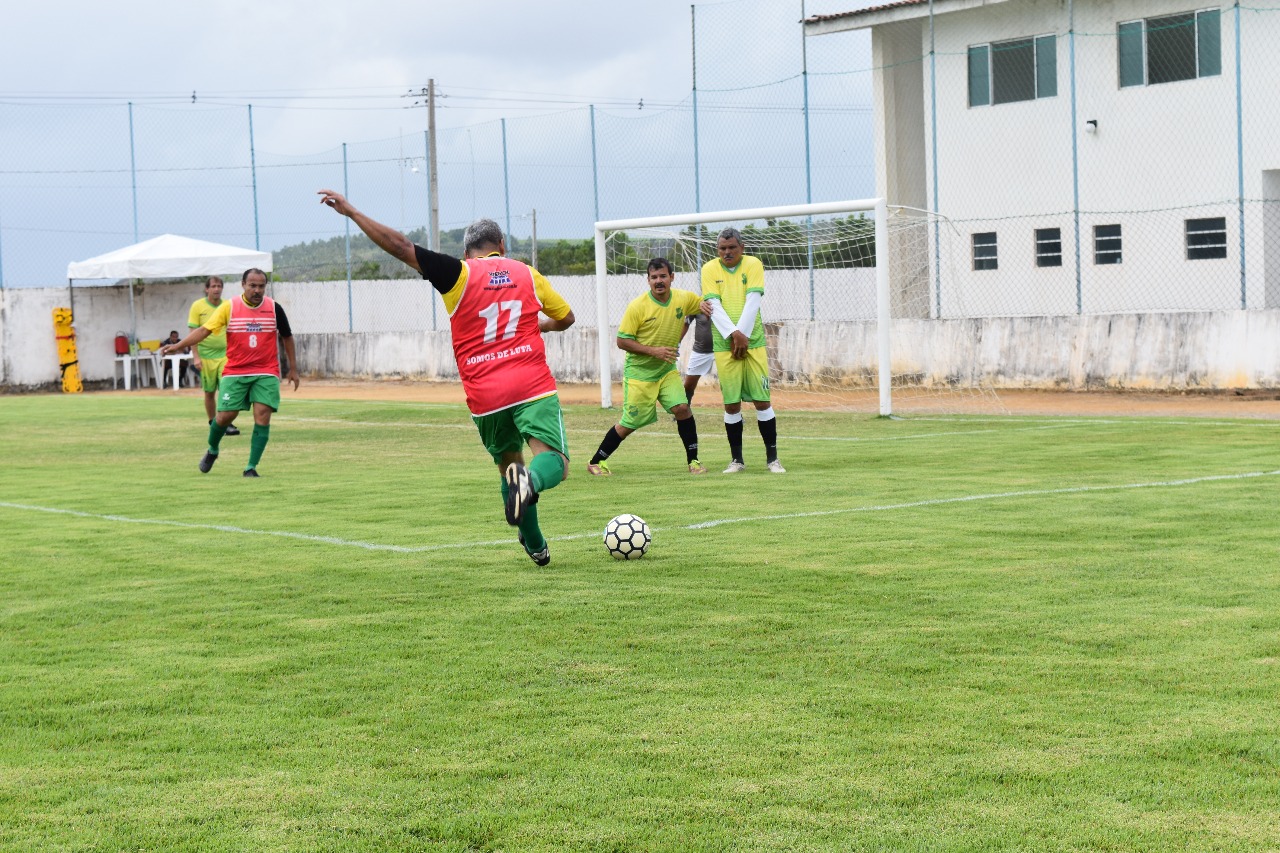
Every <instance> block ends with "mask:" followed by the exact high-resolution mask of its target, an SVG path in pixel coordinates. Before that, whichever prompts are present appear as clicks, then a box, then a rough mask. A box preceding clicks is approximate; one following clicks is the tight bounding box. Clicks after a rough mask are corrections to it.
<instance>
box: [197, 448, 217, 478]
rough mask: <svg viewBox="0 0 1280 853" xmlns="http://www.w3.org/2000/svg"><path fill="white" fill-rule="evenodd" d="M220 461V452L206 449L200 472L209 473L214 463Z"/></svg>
mask: <svg viewBox="0 0 1280 853" xmlns="http://www.w3.org/2000/svg"><path fill="white" fill-rule="evenodd" d="M217 461H218V454H216V453H210V452H209V451H207V450H206V451H205V454H204V457H203V458H202V459H201V460H200V473H201V474H208V473H209V469H210V468H212V467H213V463H215V462H217Z"/></svg>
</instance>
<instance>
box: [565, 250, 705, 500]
mask: <svg viewBox="0 0 1280 853" xmlns="http://www.w3.org/2000/svg"><path fill="white" fill-rule="evenodd" d="M674 278H675V274H674V273H673V271H672V269H671V262H670V261H668V260H667V259H666V258H654V259H653V260H651V261H649V271H648V282H649V291H648V292H647V293H645V294H643V295H641V296H637V297H636V298H635V299H633V300H632V301H631V304H630V305H628V306H627V310H626V311H625V312H623V314H622V322H621V323H619V324H618V349H620V350H623V351H624V352H626V354H627V360H626V366H625V368H624V369H623V373H622V420H621V421H620V422H619V423H618V424H616V425H615V426H612V427H610V428H609V431H608V432H606V433H605V434H604V440H603V441H601V442H600V447H599V449H597V450H596V453H595V455H594V456H592V457H591V462H590V463H588V464H587V472H588V473H590V474H593V475H595V476H597V477H607V476H609V474H610V473H611V472H610V471H609V465H608V462H607V461H606V460H607V459H608V458H609V457H610V456H612V455H613V452H614V451H615V450H617V449H618V445H620V444H622V440H623V439H625V438H626V437H627V436H629V435H631V433H633V432H635V431H636V430H638V429H640V428H641V427H644V426H648V425H649V424H651V423H653V422H654V421H656V420H657V419H658V410H657V407H658V404H662V408H663V409H665V410H666V411H667V412H669V413H671V414H672V415H675V418H676V429H677V430H679V432H680V443H681V444H683V445H684V452H685V463H686V464H687V465H688V466H689V473H690V474H705V473H707V469H706V468H704V467H703V466H702V463H701V462H699V461H698V426H697V423H696V422H695V421H694V419H693V410H692V409H690V408H689V400H688V398H687V397H685V393H684V386H683V384H682V383H681V381H680V371H678V370H677V369H676V358H677V357H678V356H679V347H680V337H681V335H682V334H683V333H684V319H685V317H688V316H689V315H691V314H697V313H698V312H700V311H703V310H704V307H703V306H704V304H705V303H703V301H702V299H701V298H700V297H699V296H698V294H696V293H691V292H689V291H687V290H676V289H675V288H673V287H672V286H671V282H672V280H673V279H674ZM708 310H709V308H708Z"/></svg>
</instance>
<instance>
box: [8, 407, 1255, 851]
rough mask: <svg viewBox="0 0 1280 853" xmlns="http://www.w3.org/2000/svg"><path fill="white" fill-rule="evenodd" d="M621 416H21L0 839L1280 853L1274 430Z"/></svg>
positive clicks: (583, 411) (271, 845)
mask: <svg viewBox="0 0 1280 853" xmlns="http://www.w3.org/2000/svg"><path fill="white" fill-rule="evenodd" d="M305 392H306V388H305V386H304V388H303V391H302V394H301V396H304V397H305ZM701 402H702V403H703V404H706V403H707V401H706V400H702V401H701ZM699 413H700V421H701V424H702V440H703V447H704V452H703V454H702V458H703V460H704V461H705V462H707V464H708V466H709V467H712V468H713V470H714V471H715V472H718V471H719V469H720V468H722V467H723V465H724V463H725V461H727V459H726V455H727V452H726V449H725V442H724V435H723V427H722V425H721V424H720V422H719V417H718V416H717V415H716V414H715V413H714V410H712V409H710V408H705V409H699ZM615 416H616V415H613V414H611V413H608V412H602V411H600V410H599V409H598V408H597V409H592V408H572V409H569V410H568V412H567V418H568V426H569V429H570V439H571V442H572V451H573V454H574V463H573V473H572V476H571V477H570V479H569V480H568V481H567V482H566V483H564V484H562V485H561V486H559V487H558V488H557V489H555V490H554V491H552V492H549V493H547V494H546V495H545V497H544V499H543V501H542V503H541V504H540V510H541V515H542V519H543V525H544V528H545V529H546V530H547V533H548V535H549V536H550V537H551V538H552V543H551V547H552V556H553V562H552V564H551V565H550V566H548V567H547V568H544V569H539V568H537V567H535V566H534V565H533V563H532V562H530V561H529V560H528V559H527V558H526V557H525V556H524V554H523V552H522V551H521V550H520V549H519V547H518V546H517V545H516V544H515V542H514V531H513V530H512V529H511V528H509V527H507V526H506V524H505V523H504V522H503V520H502V510H501V505H500V496H499V490H498V480H497V475H496V471H495V469H494V468H493V467H492V465H491V463H490V462H489V461H488V457H487V455H486V454H485V453H484V452H483V450H482V448H481V447H480V445H479V442H478V440H477V438H476V435H475V431H474V428H473V427H472V425H471V422H470V419H469V418H468V417H467V415H466V413H465V410H464V409H462V408H461V407H459V406H446V405H428V404H408V403H359V402H320V401H307V400H301V401H298V400H294V399H293V398H292V395H287V397H286V402H285V406H284V408H283V410H282V411H281V412H280V414H279V415H278V416H277V419H276V420H275V421H274V423H273V427H272V439H271V445H270V447H269V448H268V449H267V453H266V456H265V458H264V460H263V462H262V465H261V466H260V470H261V472H262V478H261V479H259V480H256V481H255V480H245V479H243V478H241V477H240V469H241V468H242V467H243V463H244V459H245V456H246V455H247V452H248V429H247V423H246V424H242V426H245V427H246V434H245V435H244V436H243V437H240V438H228V439H226V440H225V441H224V444H223V449H224V453H223V456H222V460H221V461H220V462H219V463H218V466H217V467H215V468H214V470H213V471H212V472H211V473H210V474H208V475H201V474H199V473H198V472H197V471H196V462H197V461H198V460H199V458H200V455H201V453H202V452H203V449H204V433H205V430H204V428H203V426H202V423H203V421H202V419H201V418H200V417H199V403H198V401H197V400H196V399H195V398H194V397H191V396H184V397H182V398H171V397H166V396H155V397H145V396H141V395H138V396H126V395H123V394H111V395H108V394H85V395H78V396H67V397H63V396H30V397H4V398H2V399H0V459H2V460H3V464H0V529H2V530H3V531H4V534H3V537H2V539H0V542H2V544H3V548H2V550H0V850H4V851H13V850H95V851H96V850H102V851H120V850H137V851H144V850H145V851H151V850H164V851H170V850H178V851H246V850H253V851H275V850H306V851H369V850H429V851H470V850H486V851H489V850H495V851H496V850H502V851H526V850H557V849H573V850H601V851H606V850H607V851H624V850H625V851H654V850H662V851H702V850H713V851H728V850H733V851H771V850H788V851H807V850H832V851H846V850H881V849H883V850H929V851H935V850H965V851H968V850H1117V851H1118V850H1152V851H1167V850H1173V849H1178V850H1184V849H1185V850H1241V851H1255V850H1262V849H1277V848H1280V818H1278V817H1277V814H1280V805H1278V804H1280V568H1277V566H1278V562H1280V561H1278V560H1277V536H1276V534H1275V529H1276V522H1275V518H1276V506H1277V505H1278V504H1280V470H1278V469H1280V423H1276V422H1265V421H1209V420H1189V419H1181V420H1177V419H1164V420H1161V419H1124V418H1106V419H1102V418H1093V419H1090V418H1074V419H1066V418H1062V419H1052V418H1016V417H1003V418H969V419H955V418H950V419H923V418H922V419H912V420H906V421H890V420H881V419H875V418H869V417H865V416H856V415H847V414H845V415H840V414H816V413H805V412H788V411H781V412H780V415H779V417H780V420H779V424H780V430H781V435H782V439H781V442H780V444H781V447H782V459H783V461H784V463H785V464H786V465H787V467H788V469H789V473H788V474H787V475H785V476H776V475H769V474H766V473H765V472H764V471H763V464H762V463H763V458H762V457H763V455H762V451H761V448H760V442H759V439H758V437H757V435H756V433H755V427H754V425H753V424H752V423H750V421H751V418H750V416H748V417H747V420H748V423H747V427H746V449H747V452H748V464H749V465H750V468H749V470H748V471H747V472H746V473H744V474H742V475H739V476H736V477H724V476H721V475H720V474H719V473H713V474H711V475H709V476H706V477H700V478H695V477H690V476H688V475H687V474H684V473H683V453H682V451H681V449H680V448H679V446H678V443H677V440H676V437H675V431H674V428H673V426H672V425H671V424H670V423H669V421H667V420H666V419H664V420H663V421H662V422H660V423H659V424H658V425H657V426H656V427H652V428H649V429H647V430H645V431H643V432H641V433H638V434H637V435H635V436H633V437H632V438H631V439H629V440H628V441H627V442H626V443H625V444H624V445H623V447H622V449H621V450H620V451H619V453H618V454H617V455H616V456H615V457H614V460H613V469H614V471H615V476H614V477H612V478H611V479H607V480H605V479H593V478H590V477H588V476H585V473H584V466H585V463H586V460H587V458H588V457H589V456H590V453H591V451H592V450H593V449H594V448H595V445H596V444H597V442H598V441H599V439H600V436H601V434H602V433H603V431H604V429H605V428H606V427H607V426H608V425H609V424H610V423H611V422H612V418H613V417H615ZM242 420H244V421H246V422H247V421H248V418H247V417H242ZM621 512H634V513H636V514H639V515H641V516H643V517H644V518H645V519H647V520H648V522H649V523H650V525H651V526H652V528H653V530H654V541H653V546H652V548H651V550H650V552H649V554H648V556H646V557H645V558H644V559H643V560H639V561H635V562H617V561H614V560H612V559H610V558H609V556H608V555H607V554H606V553H605V551H604V548H603V546H602V544H601V542H600V531H601V529H602V528H603V527H604V524H605V522H606V521H607V520H608V519H609V518H610V517H611V516H613V515H616V514H618V513H621Z"/></svg>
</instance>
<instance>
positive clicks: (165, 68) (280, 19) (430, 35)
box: [0, 0, 865, 145]
mask: <svg viewBox="0 0 1280 853" xmlns="http://www.w3.org/2000/svg"><path fill="white" fill-rule="evenodd" d="M761 2H762V0H740V2H733V0H731V1H730V2H719V3H706V4H699V15H700V16H702V17H703V18H704V19H705V20H708V21H710V22H716V21H720V22H723V21H726V20H733V19H737V20H738V21H739V22H740V24H741V26H743V27H744V28H749V27H750V25H751V19H752V18H753V17H755V16H754V15H753V11H754V10H755V9H756V8H758V7H759V6H760V5H761ZM768 2H771V3H775V4H778V5H783V4H785V3H787V2H792V0H768ZM793 5H794V6H795V10H794V12H795V18H796V19H798V18H799V17H800V3H799V2H798V0H795V2H793ZM857 5H865V3H859V2H835V0H809V2H808V3H807V5H806V10H807V11H808V13H809V14H815V13H821V12H830V11H837V10H843V9H846V8H850V7H853V6H857ZM739 12H740V13H741V14H740V15H739ZM690 18H691V15H690V3H689V2H688V0H638V2H616V0H546V2H541V3H532V2H527V0H489V2H485V3H462V2H439V0H425V2H424V0H416V2H409V0H366V2H359V3H357V2H343V3H338V2H324V0H322V2H303V0H269V2H262V0H202V2H199V3H195V2H188V0H126V2H123V3H102V2H100V0H45V2H41V3H21V4H17V3H15V4H10V8H8V9H6V20H5V25H4V27H3V28H0V98H5V99H14V98H30V97H38V96H44V97H50V98H55V97H56V98H73V97H80V98H85V99H89V100H92V99H115V100H119V99H133V100H135V101H137V102H156V101H158V100H160V99H163V98H164V97H166V96H167V97H171V98H175V99H181V98H187V99H189V98H190V95H191V93H192V92H195V93H196V97H197V98H200V99H202V100H203V101H206V102H218V101H225V102H234V103H248V102H253V103H255V104H264V105H267V104H271V103H275V104H280V105H284V104H289V105H294V106H297V105H308V106H310V107H312V108H314V110H313V111H314V112H316V113H318V115H317V116H316V117H315V119H314V121H313V122H312V124H313V128H312V129H317V128H321V127H323V126H324V124H325V123H326V122H334V121H337V122H343V121H350V120H351V118H352V116H351V113H353V112H354V113H356V114H360V113H363V115H360V116H359V119H358V120H359V121H361V122H363V123H365V124H367V125H368V130H369V133H370V135H371V137H375V136H377V135H379V134H384V133H385V132H386V131H387V130H388V128H389V129H390V131H391V133H395V132H396V129H395V126H394V125H395V124H396V121H397V119H396V116H395V115H394V112H395V105H396V103H397V101H396V100H395V98H396V96H398V95H400V94H402V93H404V92H407V91H409V90H411V89H413V88H417V87H420V86H422V85H423V84H425V82H426V80H427V79H428V78H431V77H434V78H435V79H436V81H437V83H438V84H439V85H440V86H441V89H442V90H443V91H445V92H447V93H448V94H449V98H448V99H446V100H443V101H442V102H441V104H440V106H441V122H442V123H447V124H449V125H454V126H460V125H466V124H471V123H474V122H476V121H483V120H487V119H491V118H494V117H497V116H499V115H511V114H512V113H513V112H517V111H525V112H528V111H530V110H539V109H540V110H542V111H544V112H554V111H555V110H557V109H562V108H564V107H565V106H568V105H581V104H582V103H596V104H598V105H621V104H627V103H632V102H634V103H636V104H638V103H639V102H640V100H641V99H646V101H647V102H648V103H649V104H662V103H670V102H673V101H678V100H680V99H682V98H683V97H685V96H686V95H687V94H688V92H689V90H690V86H691V60H690V44H691V38H690ZM701 37H702V36H701V34H700V38H701ZM759 49H760V48H759V46H758V45H757V46H754V47H750V48H749V50H759ZM337 107H342V108H343V109H342V110H337V109H330V108H337ZM377 108H381V109H377ZM343 113H345V115H344V114H343ZM388 113H390V114H388ZM265 142H266V144H268V145H270V144H272V142H273V141H272V140H266V141H265Z"/></svg>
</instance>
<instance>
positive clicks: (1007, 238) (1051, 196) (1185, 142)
mask: <svg viewBox="0 0 1280 853" xmlns="http://www.w3.org/2000/svg"><path fill="white" fill-rule="evenodd" d="M1203 8H1205V7H1204V6H1202V5H1201V6H1197V5H1196V4H1194V3H1192V4H1187V3H1186V2H1185V0H1125V2H1116V0H1079V1H1078V2H1076V3H1075V4H1074V9H1075V32H1076V33H1077V34H1078V35H1077V36H1076V38H1075V68H1076V91H1077V115H1076V116H1075V118H1074V121H1073V117H1072V114H1071V82H1072V81H1071V64H1070V63H1071V53H1070V49H1071V45H1070V42H1069V40H1068V38H1067V37H1066V34H1067V33H1068V31H1069V29H1070V25H1069V19H1068V17H1067V11H1068V10H1067V4H1066V3H1064V2H1061V0H1011V2H1000V3H984V4H976V3H975V4H963V3H953V4H947V5H945V6H943V7H941V8H940V9H939V10H938V12H939V13H938V14H937V15H936V17H935V19H934V26H935V34H936V51H937V54H936V56H937V75H936V78H937V95H936V104H937V141H938V151H937V166H938V168H937V176H936V178H937V190H938V208H939V212H940V213H942V214H943V215H944V216H947V217H948V218H950V219H951V220H953V221H954V222H956V223H957V226H958V231H959V233H958V234H957V235H955V239H954V240H952V241H951V242H950V244H949V245H944V246H943V254H944V261H943V264H942V267H943V269H942V291H943V303H944V313H947V314H954V313H956V312H950V311H947V310H946V308H945V306H946V302H947V300H948V298H949V297H948V292H949V291H950V292H951V293H952V294H954V297H955V298H958V299H960V300H961V301H962V302H963V304H964V305H966V306H967V308H968V310H967V313H972V314H989V315H992V316H1006V315H1013V314H1025V315H1045V314H1058V313H1074V311H1075V310H1076V286H1075V284H1076V265H1075V259H1074V254H1075V234H1076V232H1075V222H1074V220H1073V217H1072V214H1071V211H1072V210H1073V209H1074V208H1075V207H1076V201H1075V199H1074V197H1073V176H1072V169H1073V159H1072V157H1073V151H1072V146H1073V143H1074V144H1075V146H1076V149H1077V154H1078V161H1077V162H1078V167H1079V209H1080V210H1082V211H1099V212H1102V211H1105V213H1098V214H1094V215H1087V214H1086V215H1084V216H1083V217H1082V218H1081V221H1080V232H1079V233H1080V247H1081V263H1080V265H1079V270H1080V277H1081V283H1082V291H1083V302H1084V304H1083V310H1084V311H1085V312H1089V313H1112V312H1125V311H1143V310H1148V311H1149V310H1181V311H1195V310H1221V309H1226V308H1234V307H1236V306H1239V305H1240V301H1241V266H1242V264H1241V257H1240V252H1241V250H1240V231H1241V223H1240V214H1239V210H1238V208H1237V202H1236V199H1237V197H1238V195H1239V188H1238V178H1237V157H1236V146H1237V116H1236V74H1235V65H1236V43H1235V18H1234V14H1235V13H1234V10H1233V9H1232V8H1231V7H1230V6H1224V7H1222V13H1221V67H1222V70H1221V74H1219V75H1217V76H1212V77H1202V78H1198V79H1194V80H1183V81H1178V82H1172V83H1163V84H1158V85H1146V86H1133V87H1126V88H1123V89H1122V88H1120V86H1119V81H1118V59H1117V39H1116V27H1117V24H1118V23H1119V22H1121V21H1132V20H1139V19H1144V18H1148V17H1153V16H1159V15H1165V14H1172V13H1181V12H1191V11H1195V10H1197V9H1203ZM909 14H918V12H916V11H914V10H910V11H909ZM908 23H915V22H914V21H913V22H907V21H891V22H889V23H883V24H879V25H877V26H875V27H873V33H872V38H873V46H874V47H876V48H877V51H878V52H877V56H880V55H884V56H889V55H890V54H892V53H893V51H894V50H896V51H897V54H901V53H902V50H901V49H900V46H898V44H899V42H900V41H901V40H902V38H903V33H904V32H906V31H907V29H906V27H907V25H908ZM919 28H920V43H919V45H918V46H917V55H919V56H923V57H925V59H924V62H925V64H926V66H927V64H928V62H929V59H928V56H929V50H930V47H929V27H928V19H927V17H925V18H921V19H919ZM1051 34H1056V35H1057V36H1058V37H1059V38H1058V41H1057V95H1056V96H1054V97H1048V98H1041V99H1037V100H1032V101H1022V102H1017V103H1008V104H997V105H990V106H979V107H969V105H968V75H967V51H968V48H969V47H970V46H972V45H978V44H986V43H991V42H998V41H1003V40H1008V39H1013V38H1025V37H1033V36H1040V35H1051ZM1277 43H1280V15H1259V14H1251V13H1248V12H1246V13H1244V17H1243V18H1242V45H1241V51H1240V53H1241V59H1242V63H1243V68H1242V74H1241V79H1242V81H1243V82H1242V86H1243V92H1242V100H1243V104H1244V121H1243V125H1242V130H1243V150H1244V164H1243V171H1244V198H1245V199H1247V200H1257V199H1261V198H1264V197H1265V196H1264V186H1265V184H1264V172H1266V171H1267V170H1270V169H1277V168H1280V150H1278V149H1277V147H1276V144H1275V140H1276V139H1277V137H1278V136H1280V110H1276V109H1274V108H1273V107H1272V106H1271V104H1272V102H1273V101H1274V92H1275V91H1276V87H1277V84H1280V73H1278V72H1277V66H1276V63H1275V61H1274V47H1275V45H1276V44H1277ZM897 54H894V55H897ZM902 67H903V68H904V70H901V71H900V70H899V69H898V67H896V66H895V67H890V68H889V70H888V71H887V72H884V73H879V76H878V78H877V84H878V89H879V91H878V92H877V98H876V110H877V116H876V126H877V128H878V130H877V134H878V137H877V149H878V151H880V152H881V153H884V152H885V150H886V149H887V148H888V147H890V146H892V147H894V148H895V149H903V148H904V147H905V148H907V149H910V148H911V147H913V146H912V145H911V144H909V143H907V142H906V141H905V140H907V139H908V138H909V137H910V136H911V135H912V134H916V135H918V136H919V137H920V144H921V145H923V146H924V149H925V151H926V152H927V156H926V158H925V168H926V169H927V170H928V197H929V200H930V205H929V206H930V207H932V206H933V205H932V198H933V190H934V182H935V176H934V174H933V152H932V150H931V147H932V145H931V143H932V139H931V117H930V107H931V104H932V103H933V93H932V91H931V84H930V79H931V75H930V73H929V70H928V68H927V67H926V69H925V73H924V74H923V78H922V79H920V82H919V88H918V95H917V97H918V100H919V102H920V111H919V112H917V111H915V110H908V109H904V108H903V107H902V105H901V102H900V97H901V92H900V85H901V80H899V79H897V78H900V77H903V76H905V77H907V78H908V79H910V80H916V79H919V75H918V72H917V69H916V68H915V67H914V66H910V67H908V66H902ZM891 107H892V108H891ZM918 114H919V115H923V119H924V120H923V124H920V123H918V122H917V119H916V116H917V115H918ZM1090 119H1093V120H1095V121H1096V122H1097V130H1096V132H1090V131H1088V130H1086V126H1085V122H1086V121H1087V120H1090ZM877 159H878V163H879V164H880V166H881V171H880V173H879V174H878V178H877V194H880V195H885V196H886V197H887V198H888V199H889V202H890V203H891V204H892V203H903V204H910V203H913V202H912V201H908V200H900V199H898V198H895V188H898V189H900V188H902V187H904V186H908V185H909V184H910V180H909V179H910V176H903V175H896V174H893V173H892V172H893V170H894V169H915V168H917V166H916V165H914V164H913V163H912V162H911V161H910V160H903V158H902V157H901V156H900V154H899V156H896V157H890V156H885V157H883V158H881V157H880V156H879V155H878V158H877ZM1195 205H1201V207H1196V208H1195V209H1193V210H1188V209H1187V208H1189V207H1191V206H1195ZM1148 211H1149V212H1148ZM1218 216H1223V217H1225V218H1226V220H1227V257H1226V258H1225V259H1222V260H1193V261H1188V260H1187V259H1186V258H1185V246H1184V236H1183V228H1184V220H1185V219H1186V218H1190V217H1194V218H1204V217H1218ZM1116 223H1118V224H1120V225H1121V226H1122V228H1123V239H1124V262H1123V263H1122V264H1120V265H1116V266H1099V265H1096V264H1095V263H1094V262H1093V235H1092V227H1093V226H1094V225H1097V224H1103V225H1105V224H1116ZM1053 227H1056V228H1059V229H1061V232H1062V239H1063V251H1064V258H1063V265H1062V266H1061V267H1056V268H1037V267H1036V266H1035V256H1034V230H1035V229H1036V228H1053ZM1272 230H1273V231H1274V230H1275V229H1272ZM989 231H995V232H996V233H997V235H998V243H999V269H997V270H987V271H974V270H973V269H972V261H971V246H970V243H969V240H970V239H971V235H972V233H974V232H989ZM1244 231H1245V264H1244V268H1245V269H1244V273H1245V276H1244V277H1245V283H1246V284H1245V286H1246V289H1247V292H1246V298H1247V305H1248V307H1250V308H1253V307H1274V306H1275V305H1277V304H1280V299H1278V298H1276V297H1274V294H1273V297H1272V299H1271V300H1270V301H1267V299H1266V293H1265V288H1266V279H1267V276H1268V275H1270V277H1271V279H1272V282H1273V285H1272V289H1273V291H1276V292H1280V288H1278V287H1277V286H1276V285H1275V284H1274V282H1276V281H1280V273H1277V272H1276V271H1275V270H1267V269H1266V268H1265V265H1264V261H1265V260H1266V256H1267V254H1268V253H1267V252H1266V251H1264V244H1265V242H1266V238H1267V236H1268V235H1267V233H1266V229H1265V227H1264V223H1263V216H1262V212H1261V210H1260V209H1259V206H1256V205H1254V206H1252V207H1248V206H1247V208H1246V214H1245V224H1244ZM1270 236H1271V239H1272V240H1280V234H1277V233H1273V234H1271V235H1270ZM1270 254H1271V255H1272V258H1271V260H1272V261H1273V262H1274V260H1275V255H1276V253H1275V252H1274V251H1272V252H1270ZM959 313H965V312H959Z"/></svg>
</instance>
